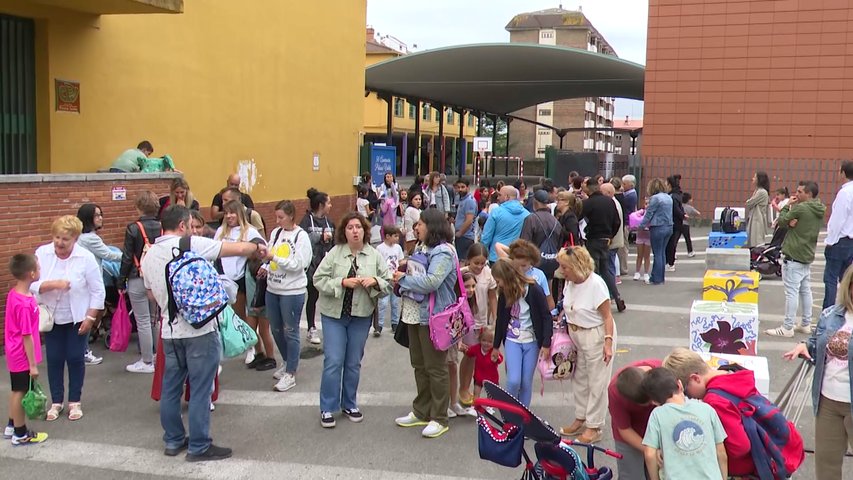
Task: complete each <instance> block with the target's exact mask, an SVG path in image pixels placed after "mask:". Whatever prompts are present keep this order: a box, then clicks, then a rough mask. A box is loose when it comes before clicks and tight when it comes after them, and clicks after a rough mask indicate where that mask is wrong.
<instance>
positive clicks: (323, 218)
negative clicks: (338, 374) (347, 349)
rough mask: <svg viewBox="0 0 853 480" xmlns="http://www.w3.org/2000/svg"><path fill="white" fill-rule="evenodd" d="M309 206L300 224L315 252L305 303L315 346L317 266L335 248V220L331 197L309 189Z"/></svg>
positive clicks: (308, 272)
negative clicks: (333, 218) (330, 214)
mask: <svg viewBox="0 0 853 480" xmlns="http://www.w3.org/2000/svg"><path fill="white" fill-rule="evenodd" d="M308 204H309V206H310V208H311V209H310V210H309V211H308V212H306V213H305V216H304V217H302V221H301V222H299V226H300V227H302V230H305V231H306V232H308V238H310V239H311V248H312V251H313V255H312V258H311V264H310V265H309V266H308V271H307V272H306V274H307V277H308V286H307V290H308V300H307V301H306V302H305V318H306V319H307V320H308V341H309V342H310V343H311V344H313V345H319V344H320V334H319V333H317V328H316V327H315V323H314V322H315V317H316V315H317V299H318V298H320V293H319V292H318V291H317V289H316V288H315V287H314V272H316V271H317V266H319V265H320V261H321V260H323V257H325V256H326V254H327V253H329V251H330V250H331V249H332V247H334V246H335V224H334V220H330V219H329V212H331V211H332V202H331V200H329V195H327V194H325V193H323V192H318V191H317V189H315V188H309V189H308Z"/></svg>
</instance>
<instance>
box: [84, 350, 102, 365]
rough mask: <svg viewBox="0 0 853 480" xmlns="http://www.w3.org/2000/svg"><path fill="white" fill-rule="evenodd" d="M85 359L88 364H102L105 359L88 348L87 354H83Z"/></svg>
mask: <svg viewBox="0 0 853 480" xmlns="http://www.w3.org/2000/svg"><path fill="white" fill-rule="evenodd" d="M83 361H85V362H86V365H100V364H101V363H102V362H103V361H104V359H103V358H101V357H96V356H95V354H94V353H92V351H91V350H86V354H85V355H83Z"/></svg>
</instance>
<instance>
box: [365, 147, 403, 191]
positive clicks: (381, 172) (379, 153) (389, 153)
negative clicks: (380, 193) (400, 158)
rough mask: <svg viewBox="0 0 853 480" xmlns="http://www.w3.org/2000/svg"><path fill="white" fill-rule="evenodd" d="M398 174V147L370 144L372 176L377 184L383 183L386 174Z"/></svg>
mask: <svg viewBox="0 0 853 480" xmlns="http://www.w3.org/2000/svg"><path fill="white" fill-rule="evenodd" d="M388 172H391V173H392V174H393V175H394V176H395V177H396V176H397V147H394V146H391V147H385V146H378V145H371V146H370V176H371V177H373V183H374V184H375V185H380V184H382V182H383V180H384V179H385V174H386V173H388Z"/></svg>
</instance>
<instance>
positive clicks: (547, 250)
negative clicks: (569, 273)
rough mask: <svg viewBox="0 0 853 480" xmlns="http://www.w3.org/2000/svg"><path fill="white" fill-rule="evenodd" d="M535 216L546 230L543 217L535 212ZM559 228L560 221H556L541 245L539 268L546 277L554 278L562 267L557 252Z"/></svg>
mask: <svg viewBox="0 0 853 480" xmlns="http://www.w3.org/2000/svg"><path fill="white" fill-rule="evenodd" d="M533 216H534V217H536V221H537V222H539V225H541V226H542V230H543V231H544V230H545V224H544V223H542V219H541V218H539V216H538V215H536V214H535V213H534V214H533ZM559 229H560V223H559V222H555V223H554V225H553V226H552V227H551V231H550V232H548V233H547V235H546V237H545V240H542V244H541V245H539V256H540V258H541V260H540V261H539V269H540V270H542V273H544V274H545V278H554V272H556V271H557V268H559V267H560V264H558V263H557V253H558V252H559V251H560V239H559Z"/></svg>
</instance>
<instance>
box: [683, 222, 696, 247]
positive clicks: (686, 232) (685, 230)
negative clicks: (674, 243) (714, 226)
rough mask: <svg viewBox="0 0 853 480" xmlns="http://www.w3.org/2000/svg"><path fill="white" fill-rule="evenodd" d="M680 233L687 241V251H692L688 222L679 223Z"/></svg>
mask: <svg viewBox="0 0 853 480" xmlns="http://www.w3.org/2000/svg"><path fill="white" fill-rule="evenodd" d="M681 234H682V235H684V242H685V243H687V253H690V252H692V251H693V239H692V238H690V224H689V223H685V224H682V225H681Z"/></svg>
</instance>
